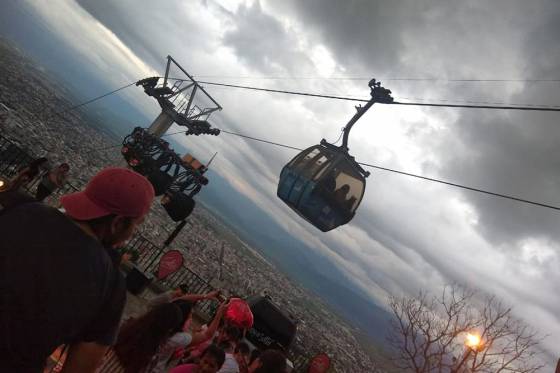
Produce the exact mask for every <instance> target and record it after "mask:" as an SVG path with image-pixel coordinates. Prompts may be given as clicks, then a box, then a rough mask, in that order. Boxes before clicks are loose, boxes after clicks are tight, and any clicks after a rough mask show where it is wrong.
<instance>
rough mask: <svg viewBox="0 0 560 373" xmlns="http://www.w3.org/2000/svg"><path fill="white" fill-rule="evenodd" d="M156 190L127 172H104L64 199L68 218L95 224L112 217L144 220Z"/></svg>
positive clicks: (138, 177) (118, 169)
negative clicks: (97, 220)
mask: <svg viewBox="0 0 560 373" xmlns="http://www.w3.org/2000/svg"><path fill="white" fill-rule="evenodd" d="M153 199H154V187H153V186H152V184H151V183H150V182H149V181H148V179H146V178H145V177H144V176H142V175H140V174H139V173H137V172H134V171H132V170H129V169H127V168H120V167H109V168H106V169H104V170H101V171H100V172H99V173H97V175H95V176H94V177H93V178H92V179H91V180H90V181H89V183H88V184H87V185H86V188H85V190H83V191H81V192H77V193H72V194H67V195H65V196H62V198H61V199H60V202H61V204H62V206H63V207H64V209H65V210H66V214H67V215H69V216H70V217H72V218H74V219H76V220H91V219H95V218H100V217H102V216H107V215H110V214H115V215H121V216H128V217H140V216H144V215H145V214H147V213H148V211H149V210H150V206H151V205H152V201H153Z"/></svg>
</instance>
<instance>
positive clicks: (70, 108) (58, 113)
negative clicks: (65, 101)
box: [44, 82, 136, 120]
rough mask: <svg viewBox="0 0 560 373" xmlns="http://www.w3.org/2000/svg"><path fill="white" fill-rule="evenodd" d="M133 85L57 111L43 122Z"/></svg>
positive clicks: (128, 85)
mask: <svg viewBox="0 0 560 373" xmlns="http://www.w3.org/2000/svg"><path fill="white" fill-rule="evenodd" d="M134 84H136V82H132V83H129V84H127V85H124V86H122V87H119V88H117V89H115V90H112V91H110V92H107V93H104V94H102V95H101V96H97V97H94V98H92V99H90V100H87V101H84V102H82V103H79V104H77V105H74V106H71V107H69V108H66V109H64V110H61V111H59V112H56V113H54V114H51V115H49V116H48V117H47V118H45V119H44V120H47V119H51V118H52V117H55V116H58V115H62V114H64V113H67V112H69V111H72V110H76V109H78V108H80V107H82V106H85V105H88V104H91V103H92V102H95V101H97V100H101V99H102V98H104V97H107V96H110V95H112V94H114V93H117V92H119V91H122V90H123V89H125V88H128V87H131V86H133V85H134Z"/></svg>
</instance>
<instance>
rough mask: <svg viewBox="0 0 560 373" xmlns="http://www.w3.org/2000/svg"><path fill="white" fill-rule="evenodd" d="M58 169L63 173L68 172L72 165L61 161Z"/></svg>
mask: <svg viewBox="0 0 560 373" xmlns="http://www.w3.org/2000/svg"><path fill="white" fill-rule="evenodd" d="M58 169H59V170H60V172H62V173H67V172H68V171H70V165H69V164H68V163H61V164H60V165H59V166H58Z"/></svg>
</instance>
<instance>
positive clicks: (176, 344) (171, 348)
mask: <svg viewBox="0 0 560 373" xmlns="http://www.w3.org/2000/svg"><path fill="white" fill-rule="evenodd" d="M191 341H192V336H191V335H190V334H189V333H186V332H179V333H175V334H174V335H173V336H172V337H171V338H169V339H168V340H167V342H165V343H164V344H163V345H162V346H161V347H160V348H159V350H158V352H157V354H156V355H155V356H154V358H153V360H152V363H151V364H150V368H149V369H146V373H165V372H167V362H168V361H169V359H171V357H172V356H173V353H174V352H175V350H177V349H178V348H185V347H187V346H188V345H190V344H191Z"/></svg>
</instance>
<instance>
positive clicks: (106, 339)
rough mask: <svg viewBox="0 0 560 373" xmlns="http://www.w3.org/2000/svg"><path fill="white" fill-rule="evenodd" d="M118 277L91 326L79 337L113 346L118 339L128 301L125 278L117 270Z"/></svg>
mask: <svg viewBox="0 0 560 373" xmlns="http://www.w3.org/2000/svg"><path fill="white" fill-rule="evenodd" d="M115 271H116V272H117V273H115V277H116V279H115V280H114V286H113V288H112V291H111V293H110V295H109V297H108V298H107V300H106V302H105V303H104V304H103V306H102V307H101V308H100V310H99V312H98V313H97V316H96V317H95V318H94V320H93V322H92V323H91V324H90V326H89V327H88V328H87V329H86V330H85V332H84V333H82V334H81V336H80V337H79V338H78V339H79V340H80V341H83V342H96V343H99V344H100V345H103V346H112V345H113V344H114V343H115V340H116V339H117V331H118V328H119V324H120V321H121V316H122V313H123V310H124V305H125V303H126V287H125V284H124V279H123V277H122V276H121V275H120V273H118V270H117V269H116V270H115Z"/></svg>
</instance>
